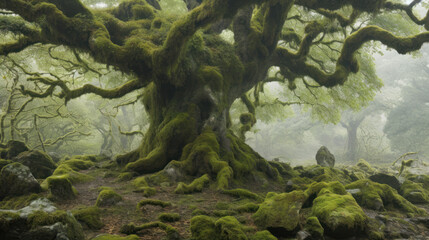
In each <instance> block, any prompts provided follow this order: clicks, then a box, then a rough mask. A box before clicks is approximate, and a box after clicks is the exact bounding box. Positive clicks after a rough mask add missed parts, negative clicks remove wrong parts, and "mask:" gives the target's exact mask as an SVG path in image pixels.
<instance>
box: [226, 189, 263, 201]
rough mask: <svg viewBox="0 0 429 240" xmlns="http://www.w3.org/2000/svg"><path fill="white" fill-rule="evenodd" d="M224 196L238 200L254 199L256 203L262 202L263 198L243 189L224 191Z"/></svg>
mask: <svg viewBox="0 0 429 240" xmlns="http://www.w3.org/2000/svg"><path fill="white" fill-rule="evenodd" d="M222 193H223V194H226V195H230V196H233V197H237V198H248V199H253V200H256V201H262V200H263V198H262V197H261V196H259V195H258V194H256V193H253V192H251V191H249V190H246V189H242V188H236V189H230V190H222Z"/></svg>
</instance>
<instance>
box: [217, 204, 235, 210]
mask: <svg viewBox="0 0 429 240" xmlns="http://www.w3.org/2000/svg"><path fill="white" fill-rule="evenodd" d="M215 208H216V209H217V210H228V209H230V208H231V206H230V204H229V203H227V202H217V203H216V205H215Z"/></svg>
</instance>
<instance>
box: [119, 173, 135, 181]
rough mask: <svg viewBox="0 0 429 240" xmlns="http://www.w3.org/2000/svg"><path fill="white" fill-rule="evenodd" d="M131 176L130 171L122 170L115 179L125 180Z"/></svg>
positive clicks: (131, 177)
mask: <svg viewBox="0 0 429 240" xmlns="http://www.w3.org/2000/svg"><path fill="white" fill-rule="evenodd" d="M133 177H134V173H132V172H123V173H120V174H119V176H118V177H117V179H118V181H120V182H127V181H130V180H131V179H133Z"/></svg>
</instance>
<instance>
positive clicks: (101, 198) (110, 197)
mask: <svg viewBox="0 0 429 240" xmlns="http://www.w3.org/2000/svg"><path fill="white" fill-rule="evenodd" d="M120 201H122V197H121V195H119V194H117V193H116V192H115V191H113V190H103V191H101V192H100V193H99V194H98V198H97V201H96V203H95V206H97V207H107V206H113V205H116V204H117V203H119V202H120Z"/></svg>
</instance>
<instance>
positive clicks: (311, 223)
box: [304, 216, 324, 239]
mask: <svg viewBox="0 0 429 240" xmlns="http://www.w3.org/2000/svg"><path fill="white" fill-rule="evenodd" d="M304 230H306V231H307V232H309V233H310V234H311V237H312V238H314V239H323V232H324V229H323V227H322V225H320V222H319V219H317V217H314V216H313V217H309V218H307V221H306V223H305V227H304Z"/></svg>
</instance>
